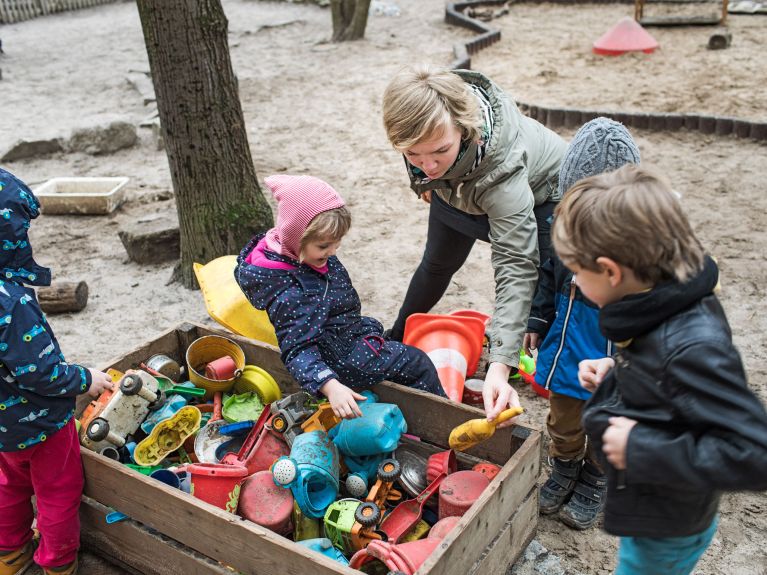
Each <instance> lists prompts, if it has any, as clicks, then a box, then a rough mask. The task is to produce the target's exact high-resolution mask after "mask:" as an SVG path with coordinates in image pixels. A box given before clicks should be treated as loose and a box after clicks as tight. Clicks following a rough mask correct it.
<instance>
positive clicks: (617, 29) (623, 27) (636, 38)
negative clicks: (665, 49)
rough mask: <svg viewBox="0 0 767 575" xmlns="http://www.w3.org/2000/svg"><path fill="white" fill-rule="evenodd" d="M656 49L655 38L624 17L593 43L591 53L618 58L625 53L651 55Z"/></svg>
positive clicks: (634, 21) (630, 19)
mask: <svg viewBox="0 0 767 575" xmlns="http://www.w3.org/2000/svg"><path fill="white" fill-rule="evenodd" d="M657 47H658V42H657V40H655V38H653V37H652V36H651V35H650V34H649V33H648V32H647V31H646V30H645V29H644V28H642V26H641V25H640V24H639V23H638V22H637V21H636V20H634V19H633V18H631V17H630V16H625V17H623V18H621V19H620V20H619V21H618V23H617V24H616V25H615V26H613V27H612V28H610V29H609V30H608V31H607V32H605V33H604V34H603V35H602V36H601V37H600V38H599V39H598V40H597V41H596V42H594V45H593V48H592V52H594V54H601V55H604V56H620V55H621V54H625V53H626V52H644V53H645V54H651V53H652V52H654V51H655V49H656V48H657Z"/></svg>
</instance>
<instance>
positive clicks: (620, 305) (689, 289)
mask: <svg viewBox="0 0 767 575" xmlns="http://www.w3.org/2000/svg"><path fill="white" fill-rule="evenodd" d="M718 282H719V267H718V266H717V265H716V262H715V261H714V260H713V259H711V258H710V257H709V256H706V257H705V260H704V262H703V269H702V270H701V271H700V272H698V274H697V275H696V276H694V277H693V278H691V279H690V280H689V281H687V282H685V283H680V282H678V281H670V282H664V283H661V284H658V285H656V286H655V287H654V288H652V289H651V290H650V291H647V292H642V293H638V294H633V295H630V296H627V297H625V298H623V299H622V300H620V301H617V302H615V303H611V304H608V305H606V306H605V307H603V308H602V309H601V310H600V312H599V328H600V329H601V331H602V333H603V334H604V336H605V337H607V338H608V339H611V340H612V341H616V342H621V341H627V340H630V339H632V338H635V337H638V336H640V335H642V334H645V333H647V332H648V331H650V330H652V329H653V328H654V327H655V326H657V325H659V324H661V323H663V322H664V321H666V320H667V319H668V318H669V317H671V316H673V315H676V314H677V313H679V312H680V311H682V310H684V309H686V308H688V307H690V306H691V305H692V304H694V303H695V302H697V301H698V300H700V299H702V298H703V297H705V296H707V295H709V294H711V293H713V291H714V288H715V287H716V285H717V283H718Z"/></svg>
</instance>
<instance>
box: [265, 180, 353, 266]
mask: <svg viewBox="0 0 767 575" xmlns="http://www.w3.org/2000/svg"><path fill="white" fill-rule="evenodd" d="M264 182H266V185H267V186H269V189H270V190H271V191H272V195H273V196H274V199H276V200H277V224H276V225H275V226H274V227H273V228H272V229H271V230H269V231H268V232H266V237H265V238H264V239H265V240H266V247H267V248H268V249H269V250H270V251H273V252H275V253H278V254H281V255H283V256H287V257H289V258H292V259H294V260H298V259H300V255H301V236H303V235H304V231H305V230H306V228H307V227H308V226H309V224H310V223H311V221H312V220H313V219H314V218H315V216H317V214H321V213H322V212H327V211H328V210H333V209H335V208H340V207H343V206H344V201H343V199H342V198H341V196H339V195H338V192H336V191H335V190H334V189H333V188H332V187H331V186H330V184H327V183H326V182H323V181H322V180H320V179H318V178H313V177H312V176H269V177H268V178H266V179H265V180H264Z"/></svg>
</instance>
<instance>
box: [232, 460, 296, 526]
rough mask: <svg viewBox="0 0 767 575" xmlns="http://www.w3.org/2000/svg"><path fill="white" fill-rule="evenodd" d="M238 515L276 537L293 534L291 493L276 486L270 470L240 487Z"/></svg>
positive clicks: (249, 479) (247, 480) (253, 476)
mask: <svg viewBox="0 0 767 575" xmlns="http://www.w3.org/2000/svg"><path fill="white" fill-rule="evenodd" d="M237 513H238V515H240V516H242V517H244V518H245V519H250V520H251V521H252V522H253V523H257V524H259V525H261V526H263V527H266V528H267V529H271V530H272V531H274V532H275V533H277V534H279V535H287V534H288V533H290V532H291V531H293V522H292V521H291V519H290V516H291V515H292V513H293V494H292V493H291V492H290V489H285V488H283V487H278V486H277V485H275V483H274V477H273V476H272V472H271V471H259V472H258V473H254V474H253V475H251V476H250V477H248V478H247V479H246V480H245V483H243V484H242V488H241V489H240V503H239V505H238V507H237Z"/></svg>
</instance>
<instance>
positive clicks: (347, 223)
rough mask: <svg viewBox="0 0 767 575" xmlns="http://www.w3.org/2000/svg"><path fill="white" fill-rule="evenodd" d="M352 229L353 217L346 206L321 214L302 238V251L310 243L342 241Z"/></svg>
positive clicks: (315, 217)
mask: <svg viewBox="0 0 767 575" xmlns="http://www.w3.org/2000/svg"><path fill="white" fill-rule="evenodd" d="M351 227H352V215H351V213H350V212H349V210H347V209H346V206H341V207H340V208H333V209H332V210H327V211H324V212H320V213H319V214H317V215H316V216H314V219H312V221H311V222H309V225H308V226H306V229H305V230H304V233H303V235H302V236H301V251H302V252H303V251H304V248H305V247H306V245H307V244H308V243H309V242H313V241H316V240H333V241H335V240H340V239H341V238H342V237H344V236H345V235H346V234H347V232H348V231H349V228H351Z"/></svg>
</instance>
